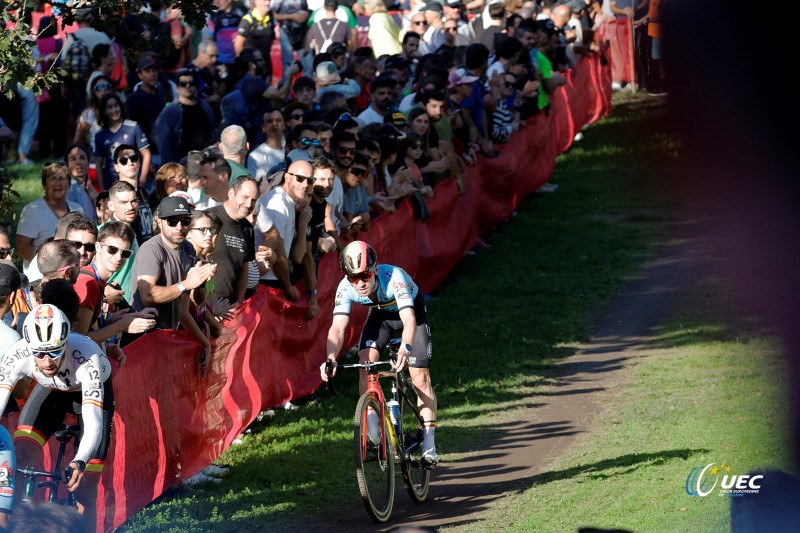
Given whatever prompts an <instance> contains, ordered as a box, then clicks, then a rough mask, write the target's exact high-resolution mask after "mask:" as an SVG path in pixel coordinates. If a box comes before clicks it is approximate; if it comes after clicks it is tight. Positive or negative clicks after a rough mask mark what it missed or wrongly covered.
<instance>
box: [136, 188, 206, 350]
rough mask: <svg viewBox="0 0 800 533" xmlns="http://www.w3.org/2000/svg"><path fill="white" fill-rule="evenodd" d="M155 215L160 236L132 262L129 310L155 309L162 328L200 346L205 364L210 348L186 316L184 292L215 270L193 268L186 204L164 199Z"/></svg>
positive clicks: (144, 245) (204, 280) (192, 249)
mask: <svg viewBox="0 0 800 533" xmlns="http://www.w3.org/2000/svg"><path fill="white" fill-rule="evenodd" d="M157 214H158V225H159V229H160V232H159V234H158V235H156V236H155V237H154V238H152V239H150V240H149V241H147V242H146V243H144V244H143V245H142V246H141V248H139V251H138V253H137V254H136V260H135V261H134V262H133V273H132V276H133V279H134V280H136V289H135V292H134V294H133V302H132V306H133V308H134V309H137V310H142V309H145V308H146V307H153V308H155V310H156V311H157V312H158V318H159V325H160V327H162V328H166V329H177V327H178V324H180V325H182V326H183V327H185V328H186V330H187V331H189V333H191V334H192V335H193V336H194V337H195V338H196V339H197V340H198V341H199V342H200V344H201V345H202V346H203V354H204V355H205V356H206V360H207V356H208V354H209V353H210V351H211V344H210V343H209V342H208V338H206V336H205V335H203V332H202V331H201V330H200V328H199V327H198V326H197V322H195V321H194V319H193V318H192V316H191V314H190V313H189V294H188V292H189V291H191V290H193V289H196V288H197V287H199V286H201V285H203V284H204V283H206V282H207V281H208V280H210V279H211V278H212V277H214V274H215V273H216V270H217V267H216V265H213V264H199V263H198V264H195V263H196V257H195V253H194V247H193V246H192V245H191V243H189V242H188V241H186V235H187V234H188V233H189V227H190V226H191V222H192V217H191V214H192V212H191V210H190V209H189V205H188V203H187V202H186V200H184V199H183V198H180V197H176V196H167V197H166V198H163V199H162V200H161V203H160V204H159V205H158V212H157Z"/></svg>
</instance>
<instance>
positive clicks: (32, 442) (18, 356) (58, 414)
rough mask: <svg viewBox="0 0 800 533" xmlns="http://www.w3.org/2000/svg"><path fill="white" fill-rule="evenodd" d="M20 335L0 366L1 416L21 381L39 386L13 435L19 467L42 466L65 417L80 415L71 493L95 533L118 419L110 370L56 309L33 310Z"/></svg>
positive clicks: (97, 349)
mask: <svg viewBox="0 0 800 533" xmlns="http://www.w3.org/2000/svg"><path fill="white" fill-rule="evenodd" d="M22 333H23V335H22V339H20V340H19V341H17V342H16V343H15V344H13V345H12V346H11V347H9V348H8V350H6V353H5V354H3V355H2V359H1V360H0V411H2V409H3V408H5V406H6V403H7V402H8V400H9V398H10V397H11V391H12V389H13V388H14V385H16V383H17V382H18V381H19V380H20V379H21V378H22V377H23V376H28V377H31V378H33V380H34V381H35V382H36V386H35V387H34V389H33V391H32V392H31V394H30V396H29V397H28V400H27V401H26V402H25V406H24V407H23V408H22V413H21V414H20V417H19V422H18V424H17V430H16V431H15V432H14V444H15V447H16V452H17V463H18V464H23V465H28V466H35V465H34V463H35V462H38V463H41V458H42V449H43V448H44V445H45V443H46V442H47V440H48V439H49V438H50V436H52V435H53V434H54V433H55V432H56V430H58V429H60V428H61V427H63V424H64V417H65V416H66V414H67V413H68V412H71V413H73V414H80V417H81V421H82V428H83V431H82V436H81V441H80V445H79V446H78V451H77V452H76V454H75V458H74V459H73V460H72V461H71V462H70V463H69V466H70V467H71V468H72V469H73V472H72V477H71V478H70V479H69V480H68V481H67V488H68V489H69V490H70V491H71V492H74V493H75V499H76V501H77V503H78V510H79V511H80V512H81V513H82V514H83V518H84V523H85V525H86V530H87V531H93V530H94V529H95V523H96V520H97V519H96V516H97V509H96V505H97V504H96V501H97V486H98V483H99V482H100V476H101V474H102V472H103V464H104V463H105V457H106V453H107V451H108V446H109V443H110V440H111V423H112V420H113V417H114V389H113V387H112V385H111V365H110V364H109V362H108V359H107V358H106V355H105V354H104V353H103V351H102V350H101V349H100V347H99V346H98V345H97V344H96V343H95V342H94V341H92V340H91V339H89V338H88V337H85V336H83V335H80V334H78V333H70V324H69V320H68V319H67V317H66V315H64V313H63V312H61V310H60V309H58V308H57V307H55V306H54V305H50V304H44V305H39V306H36V307H34V308H33V310H32V311H31V312H30V314H28V316H27V318H26V319H25V322H24V324H23V326H22ZM76 406H80V409H77V407H76Z"/></svg>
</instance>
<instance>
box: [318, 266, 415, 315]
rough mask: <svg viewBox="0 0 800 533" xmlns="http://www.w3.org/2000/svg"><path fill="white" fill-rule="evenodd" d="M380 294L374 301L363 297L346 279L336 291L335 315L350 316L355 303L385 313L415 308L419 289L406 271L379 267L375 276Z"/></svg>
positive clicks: (392, 267) (377, 294)
mask: <svg viewBox="0 0 800 533" xmlns="http://www.w3.org/2000/svg"><path fill="white" fill-rule="evenodd" d="M375 280H376V282H377V285H378V292H377V293H376V295H375V297H376V298H377V301H373V300H372V299H371V298H370V297H369V296H361V295H360V294H358V291H356V289H355V287H354V286H353V284H352V283H350V282H349V281H348V280H347V278H344V279H343V280H342V281H341V282H340V283H339V287H337V289H336V299H335V301H334V304H333V306H334V307H333V314H334V315H348V316H349V315H350V306H351V304H352V303H353V302H356V303H359V304H361V305H366V306H367V307H370V308H376V309H382V310H384V311H400V310H401V309H405V308H407V307H414V298H416V296H417V293H418V292H419V288H418V287H417V284H416V283H414V280H413V279H411V276H409V275H408V274H407V273H406V271H405V270H403V269H402V268H400V267H396V266H392V265H378V273H377V274H376V275H375Z"/></svg>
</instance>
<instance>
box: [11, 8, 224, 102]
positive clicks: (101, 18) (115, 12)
mask: <svg viewBox="0 0 800 533" xmlns="http://www.w3.org/2000/svg"><path fill="white" fill-rule="evenodd" d="M33 3H34V2H33V0H12V1H3V0H0V24H2V26H3V27H4V28H5V30H4V31H2V33H1V34H0V91H2V92H5V93H6V94H7V95H9V96H10V95H11V92H12V91H13V90H14V88H15V87H16V84H17V83H20V84H22V85H23V86H24V87H26V88H28V89H33V90H34V91H35V92H36V93H37V94H38V93H39V92H41V90H42V89H44V88H45V87H48V88H49V87H53V86H55V85H56V83H58V74H59V73H58V72H57V67H53V68H51V70H50V71H49V72H37V71H36V61H35V59H34V57H33V50H32V48H31V44H32V43H31V41H32V40H33V39H35V38H36V36H32V35H31V27H30V24H28V23H27V22H26V21H25V20H24V19H25V17H24V14H25V12H26V11H30V10H32V7H33ZM53 4H54V7H55V8H56V9H57V10H58V11H60V22H58V23H59V24H60V25H61V27H69V26H71V25H72V23H73V22H75V15H76V12H77V10H79V9H84V8H86V7H88V6H91V8H92V10H93V11H92V12H93V19H92V23H91V25H92V27H93V28H95V29H97V30H99V31H102V32H105V33H106V34H108V35H109V36H112V37H113V36H114V35H115V34H116V32H117V28H118V27H119V25H120V22H121V21H122V19H123V18H124V17H125V15H126V14H138V13H144V8H146V7H147V6H148V5H149V2H148V1H147V0H91V1H83V2H72V3H71V4H70V5H67V4H66V3H65V2H64V1H62V2H58V1H56V2H53ZM163 4H164V5H165V6H169V7H176V8H179V9H180V10H181V11H182V12H183V16H184V20H185V21H186V22H187V23H188V24H189V25H191V26H194V27H196V28H202V27H203V26H204V25H205V19H206V15H207V14H208V13H210V12H211V11H213V10H214V9H215V8H214V5H213V0H172V1H170V0H167V1H165V2H163ZM143 16H144V15H143ZM52 23H53V24H55V23H56V21H55V19H54V20H53V22H52ZM40 31H41V30H40ZM136 37H137V38H139V39H141V35H139V36H136ZM142 44H143V43H141V42H139V41H137V42H135V43H134V46H137V45H139V46H141V45H142Z"/></svg>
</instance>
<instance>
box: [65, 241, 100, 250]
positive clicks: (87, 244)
mask: <svg viewBox="0 0 800 533" xmlns="http://www.w3.org/2000/svg"><path fill="white" fill-rule="evenodd" d="M69 242H71V243H72V244H74V245H75V248H77V249H78V250H80V249H81V248H83V249H84V250H86V251H87V252H94V251H95V243H93V242H81V241H69Z"/></svg>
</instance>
